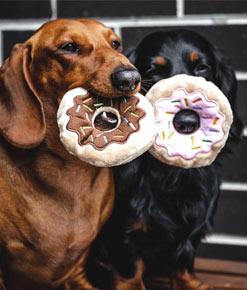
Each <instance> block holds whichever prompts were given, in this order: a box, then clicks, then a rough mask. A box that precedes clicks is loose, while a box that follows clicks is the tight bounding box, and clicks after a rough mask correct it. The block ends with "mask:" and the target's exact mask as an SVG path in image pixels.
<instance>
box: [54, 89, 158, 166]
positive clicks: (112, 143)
mask: <svg viewBox="0 0 247 290" xmlns="http://www.w3.org/2000/svg"><path fill="white" fill-rule="evenodd" d="M57 120H58V127H59V130H60V139H61V141H62V143H63V144H64V146H65V148H66V149H67V151H68V152H69V153H71V154H73V155H75V156H77V157H78V158H79V159H81V160H83V161H86V162H88V163H90V164H92V165H95V166H99V167H110V166H115V165H120V164H123V163H127V162H129V161H131V160H133V159H134V158H136V157H138V156H139V155H141V154H142V153H144V152H145V151H147V150H148V149H149V148H150V146H151V145H152V144H153V142H154V138H155V119H154V112H153V108H152V105H151V104H150V103H149V101H148V100H147V99H146V98H145V97H143V96H142V95H140V94H136V95H134V96H132V97H122V98H103V97H95V96H94V95H92V94H90V93H89V92H87V91H86V90H84V89H83V88H75V89H72V90H70V91H68V92H67V93H66V94H65V95H64V96H63V98H62V100H61V102H60V105H59V108H58V113H57Z"/></svg>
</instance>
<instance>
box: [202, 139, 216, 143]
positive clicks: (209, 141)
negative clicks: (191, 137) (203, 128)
mask: <svg viewBox="0 0 247 290" xmlns="http://www.w3.org/2000/svg"><path fill="white" fill-rule="evenodd" d="M202 142H207V143H212V142H213V141H211V140H202Z"/></svg>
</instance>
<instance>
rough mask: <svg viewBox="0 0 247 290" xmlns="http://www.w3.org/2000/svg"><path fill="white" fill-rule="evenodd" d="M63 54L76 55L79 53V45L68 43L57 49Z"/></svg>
mask: <svg viewBox="0 0 247 290" xmlns="http://www.w3.org/2000/svg"><path fill="white" fill-rule="evenodd" d="M59 49H60V50H62V51H63V52H65V53H76V52H78V51H79V45H77V44H76V43H74V42H68V43H65V44H63V45H61V46H60V47H59Z"/></svg>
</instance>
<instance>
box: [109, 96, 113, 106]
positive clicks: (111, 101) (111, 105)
mask: <svg viewBox="0 0 247 290" xmlns="http://www.w3.org/2000/svg"><path fill="white" fill-rule="evenodd" d="M110 104H111V107H113V102H112V98H111V99H110Z"/></svg>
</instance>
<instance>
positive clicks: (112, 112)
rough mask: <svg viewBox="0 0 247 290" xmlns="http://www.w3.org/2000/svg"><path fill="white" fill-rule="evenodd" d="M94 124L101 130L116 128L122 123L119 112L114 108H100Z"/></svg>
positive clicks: (94, 118)
mask: <svg viewBox="0 0 247 290" xmlns="http://www.w3.org/2000/svg"><path fill="white" fill-rule="evenodd" d="M92 121H93V126H94V128H95V129H97V130H100V131H112V130H115V129H116V128H117V127H118V126H119V124H120V115H119V112H118V111H117V110H116V109H114V108H108V107H106V108H103V107H101V108H100V109H98V110H97V111H96V113H95V115H94V117H93V120H92Z"/></svg>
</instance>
